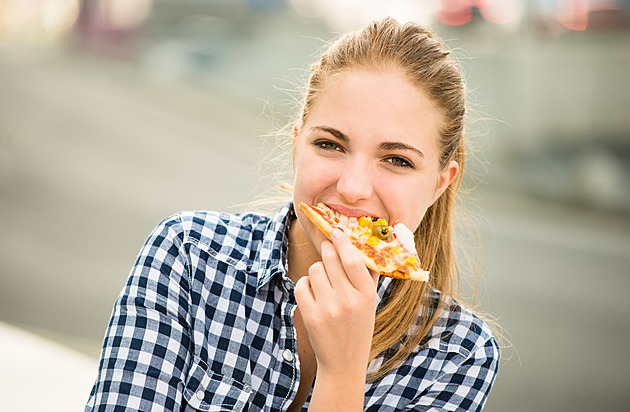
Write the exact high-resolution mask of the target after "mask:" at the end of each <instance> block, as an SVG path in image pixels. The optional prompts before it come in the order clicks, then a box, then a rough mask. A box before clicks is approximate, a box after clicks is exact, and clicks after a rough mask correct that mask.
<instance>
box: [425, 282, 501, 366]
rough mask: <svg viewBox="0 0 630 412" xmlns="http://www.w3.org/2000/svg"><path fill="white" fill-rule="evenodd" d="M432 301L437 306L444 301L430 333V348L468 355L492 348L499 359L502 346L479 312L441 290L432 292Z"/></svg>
mask: <svg viewBox="0 0 630 412" xmlns="http://www.w3.org/2000/svg"><path fill="white" fill-rule="evenodd" d="M430 299H431V300H432V301H433V303H434V305H435V306H434V307H437V305H438V302H439V301H440V299H441V301H442V305H441V307H442V310H441V311H440V313H439V316H438V320H437V322H436V323H435V325H434V326H433V328H432V330H431V333H430V334H429V337H428V338H429V342H428V345H429V346H437V347H436V349H439V350H442V351H448V352H458V353H459V354H461V355H464V356H468V355H470V354H471V353H473V352H475V351H477V350H479V349H481V348H484V347H492V348H493V350H494V351H496V356H497V357H498V355H499V354H498V345H497V343H496V339H495V337H494V334H493V332H492V328H491V327H490V324H489V323H488V321H486V320H485V319H484V318H483V317H482V315H480V314H479V312H477V311H475V310H473V309H472V308H470V307H468V306H467V305H464V304H463V303H461V302H459V301H458V300H456V299H455V298H453V297H451V296H448V295H443V294H441V293H440V292H439V291H437V290H431V292H430Z"/></svg>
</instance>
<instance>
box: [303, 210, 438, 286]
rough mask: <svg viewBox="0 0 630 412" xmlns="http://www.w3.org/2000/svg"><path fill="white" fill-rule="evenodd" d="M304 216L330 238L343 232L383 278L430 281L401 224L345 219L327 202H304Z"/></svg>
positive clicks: (366, 219)
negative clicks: (337, 229)
mask: <svg viewBox="0 0 630 412" xmlns="http://www.w3.org/2000/svg"><path fill="white" fill-rule="evenodd" d="M298 207H299V208H300V210H301V211H302V213H304V215H305V216H306V217H307V218H308V219H309V220H310V221H311V222H313V224H314V225H315V226H316V227H317V228H318V229H319V230H320V231H321V232H322V233H323V234H324V235H326V237H327V238H329V239H330V234H331V233H332V231H333V229H334V228H339V229H341V230H342V231H343V232H344V233H345V234H346V235H347V236H348V237H349V238H350V241H351V242H352V244H353V245H354V247H356V248H357V249H358V250H359V252H360V253H361V256H362V257H363V261H364V262H365V265H366V266H367V267H368V268H369V269H372V270H374V271H376V272H378V273H380V274H381V275H384V276H389V277H393V278H398V279H411V280H419V281H423V282H426V281H428V280H429V272H427V271H426V270H423V269H422V268H421V267H420V258H419V257H418V252H417V251H416V246H415V243H414V237H413V233H412V232H411V230H409V228H407V226H405V225H404V224H403V223H400V222H394V223H393V224H392V225H389V223H388V222H387V220H385V219H380V218H375V217H370V216H362V217H359V218H357V217H348V216H344V215H342V214H340V213H338V212H336V211H334V210H332V209H331V208H329V207H328V206H326V205H325V204H323V203H319V204H317V206H312V205H307V204H305V203H302V202H300V204H299V205H298Z"/></svg>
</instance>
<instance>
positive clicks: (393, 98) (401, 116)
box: [304, 70, 442, 139]
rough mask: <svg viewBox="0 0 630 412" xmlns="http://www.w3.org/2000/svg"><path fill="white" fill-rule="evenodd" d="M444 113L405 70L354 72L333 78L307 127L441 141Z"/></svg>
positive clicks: (314, 106) (320, 95)
mask: <svg viewBox="0 0 630 412" xmlns="http://www.w3.org/2000/svg"><path fill="white" fill-rule="evenodd" d="M441 122H442V116H441V113H440V110H439V109H438V108H437V106H436V105H435V103H434V102H433V101H432V100H431V99H430V98H429V97H428V96H427V95H426V93H424V92H423V91H422V90H420V89H419V88H418V87H416V86H415V85H413V84H412V83H411V82H409V81H408V80H407V79H406V77H405V76H404V74H403V73H402V72H401V71H393V70H389V71H365V70H352V71H345V72H342V73H339V74H337V75H336V76H335V77H333V78H331V79H329V81H328V82H327V84H326V87H325V88H324V89H323V90H321V92H320V93H319V94H318V96H317V97H316V99H315V101H314V104H313V107H312V108H311V110H310V112H309V114H308V117H307V118H306V123H305V124H304V126H305V127H306V128H307V129H308V128H309V127H312V126H314V125H319V126H321V125H322V124H325V125H326V126H330V127H334V128H337V129H340V130H342V131H343V132H344V133H347V134H349V135H352V134H353V131H356V132H357V133H359V132H360V133H362V134H364V133H365V131H366V130H369V131H371V132H372V133H375V134H378V135H383V136H392V137H395V136H412V135H421V136H431V137H435V138H436V139H437V137H438V135H439V128H440V125H441Z"/></svg>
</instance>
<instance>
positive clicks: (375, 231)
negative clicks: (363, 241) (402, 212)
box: [372, 225, 389, 240]
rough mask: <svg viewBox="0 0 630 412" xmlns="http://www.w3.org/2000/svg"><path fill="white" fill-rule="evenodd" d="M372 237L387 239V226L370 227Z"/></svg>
mask: <svg viewBox="0 0 630 412" xmlns="http://www.w3.org/2000/svg"><path fill="white" fill-rule="evenodd" d="M372 235H374V236H376V237H377V238H379V239H383V240H385V239H387V238H388V237H389V226H385V225H374V226H373V227H372Z"/></svg>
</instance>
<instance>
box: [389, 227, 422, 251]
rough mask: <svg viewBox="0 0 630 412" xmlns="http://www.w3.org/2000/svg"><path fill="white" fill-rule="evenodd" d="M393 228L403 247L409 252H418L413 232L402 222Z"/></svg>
mask: <svg viewBox="0 0 630 412" xmlns="http://www.w3.org/2000/svg"><path fill="white" fill-rule="evenodd" d="M392 227H393V228H394V233H396V237H397V238H398V240H399V241H400V243H401V244H402V246H403V247H404V248H405V249H407V251H409V252H416V242H415V241H414V236H413V232H412V231H411V230H409V228H408V227H407V226H405V224H404V223H401V222H396V223H394V225H393V226H392Z"/></svg>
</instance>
